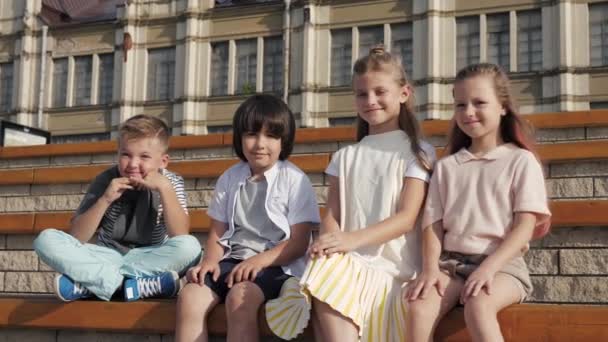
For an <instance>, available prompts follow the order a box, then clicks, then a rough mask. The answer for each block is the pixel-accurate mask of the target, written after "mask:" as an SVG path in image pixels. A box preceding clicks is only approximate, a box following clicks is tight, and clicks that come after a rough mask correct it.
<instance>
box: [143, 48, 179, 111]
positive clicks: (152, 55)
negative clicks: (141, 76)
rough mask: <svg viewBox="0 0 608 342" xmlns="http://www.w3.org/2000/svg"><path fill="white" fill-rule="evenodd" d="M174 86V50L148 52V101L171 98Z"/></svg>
mask: <svg viewBox="0 0 608 342" xmlns="http://www.w3.org/2000/svg"><path fill="white" fill-rule="evenodd" d="M174 85H175V49H174V48H168V49H155V50H149V51H148V97H147V99H148V100H151V101H155V100H156V101H162V100H170V99H172V98H173V93H174Z"/></svg>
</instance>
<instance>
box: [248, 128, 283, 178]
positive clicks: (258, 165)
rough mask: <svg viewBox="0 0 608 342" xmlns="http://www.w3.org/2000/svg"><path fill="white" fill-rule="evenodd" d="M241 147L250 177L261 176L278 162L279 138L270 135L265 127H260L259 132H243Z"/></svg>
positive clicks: (279, 152) (279, 151)
mask: <svg viewBox="0 0 608 342" xmlns="http://www.w3.org/2000/svg"><path fill="white" fill-rule="evenodd" d="M242 146H243V154H244V155H245V159H247V163H248V164H249V167H250V168H251V173H252V175H253V176H261V175H263V174H264V172H266V171H268V170H269V169H270V168H272V166H273V165H274V164H275V163H276V162H277V160H279V156H280V154H281V137H278V136H275V135H272V134H270V133H269V132H268V131H267V130H266V127H262V129H261V130H260V131H259V132H245V134H243V137H242Z"/></svg>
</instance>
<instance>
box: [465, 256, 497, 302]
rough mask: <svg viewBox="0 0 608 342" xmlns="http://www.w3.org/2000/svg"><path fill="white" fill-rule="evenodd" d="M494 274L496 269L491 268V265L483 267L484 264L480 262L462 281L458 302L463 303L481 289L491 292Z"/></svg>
mask: <svg viewBox="0 0 608 342" xmlns="http://www.w3.org/2000/svg"><path fill="white" fill-rule="evenodd" d="M495 275H496V271H494V270H493V269H491V267H484V264H483V263H481V265H480V266H479V267H478V268H477V269H476V270H475V271H473V273H471V275H470V276H469V277H468V278H467V280H466V281H465V282H464V286H463V287H462V291H461V293H460V303H461V304H465V303H466V302H467V300H468V299H469V298H470V297H475V296H477V295H478V294H479V292H480V291H481V290H482V289H484V290H485V291H486V293H487V294H488V295H490V294H492V281H493V280H494V276H495Z"/></svg>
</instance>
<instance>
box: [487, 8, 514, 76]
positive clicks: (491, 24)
mask: <svg viewBox="0 0 608 342" xmlns="http://www.w3.org/2000/svg"><path fill="white" fill-rule="evenodd" d="M487 21H488V62H490V63H494V64H498V65H500V66H501V67H502V68H503V69H504V70H505V71H507V72H508V71H509V68H510V63H509V56H510V55H509V13H501V14H493V15H488V20H487Z"/></svg>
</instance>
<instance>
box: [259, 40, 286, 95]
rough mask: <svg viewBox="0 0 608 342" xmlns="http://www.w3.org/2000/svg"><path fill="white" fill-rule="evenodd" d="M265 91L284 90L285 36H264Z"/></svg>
mask: <svg viewBox="0 0 608 342" xmlns="http://www.w3.org/2000/svg"><path fill="white" fill-rule="evenodd" d="M263 80H264V87H263V89H264V91H271V92H274V93H280V92H281V91H282V90H283V37H282V36H278V37H268V38H264V75H263Z"/></svg>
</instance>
